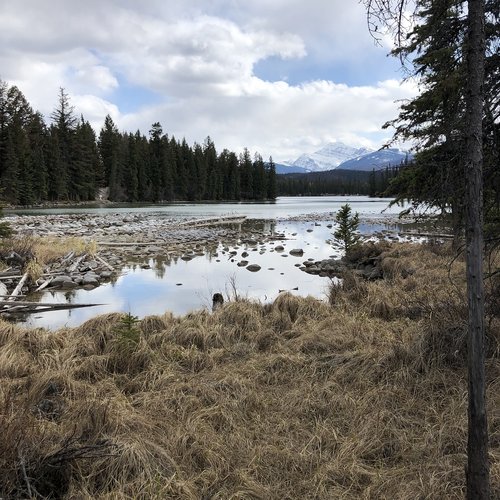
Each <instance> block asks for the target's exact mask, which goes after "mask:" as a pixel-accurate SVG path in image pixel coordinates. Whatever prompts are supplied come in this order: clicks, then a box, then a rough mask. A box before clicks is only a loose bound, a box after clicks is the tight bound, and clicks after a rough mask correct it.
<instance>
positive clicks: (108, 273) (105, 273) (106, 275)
mask: <svg viewBox="0 0 500 500" xmlns="http://www.w3.org/2000/svg"><path fill="white" fill-rule="evenodd" d="M111 276H113V273H112V271H102V272H101V278H104V279H108V278H111Z"/></svg>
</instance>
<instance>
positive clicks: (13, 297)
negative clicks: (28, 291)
mask: <svg viewBox="0 0 500 500" xmlns="http://www.w3.org/2000/svg"><path fill="white" fill-rule="evenodd" d="M27 279H28V273H24V274H23V276H22V278H21V279H20V281H19V283H18V284H17V286H16V288H14V290H13V291H12V293H11V294H10V296H9V298H8V299H7V301H10V302H12V301H13V300H16V297H17V296H18V295H19V294H20V293H21V290H22V289H23V285H24V283H25V282H26V280H27Z"/></svg>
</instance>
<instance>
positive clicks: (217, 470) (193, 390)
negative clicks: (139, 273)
mask: <svg viewBox="0 0 500 500" xmlns="http://www.w3.org/2000/svg"><path fill="white" fill-rule="evenodd" d="M381 266H382V268H383V270H384V275H385V279H384V280H380V281H376V282H369V283H367V282H362V281H359V280H358V279H357V278H356V277H355V276H354V275H349V276H346V279H345V280H344V285H343V286H342V287H336V288H332V291H331V294H330V303H329V304H328V303H325V302H320V301H318V300H316V299H313V298H306V299H304V298H297V297H294V296H292V295H289V294H283V295H281V296H280V297H279V298H278V299H277V300H276V301H275V302H274V303H273V304H271V305H261V304H256V303H252V302H248V301H235V302H230V303H227V304H225V305H224V306H223V307H222V308H221V309H219V310H217V311H216V312H215V313H213V314H211V313H208V312H197V313H193V314H189V315H187V316H184V317H180V318H177V317H173V316H172V315H170V314H165V315H163V316H154V317H148V318H145V319H143V320H142V321H139V322H136V321H134V319H133V318H130V317H128V318H127V317H126V316H124V315H120V314H111V315H107V316H101V317H98V318H95V319H93V320H91V321H88V322H87V323H85V324H83V325H82V326H80V327H78V328H74V329H63V330H59V331H57V332H49V331H45V330H41V329H35V330H25V329H23V328H21V327H18V326H12V325H10V324H8V323H0V378H1V383H0V429H2V432H1V434H0V449H1V450H2V454H1V455H0V496H1V497H4V498H29V497H32V498H42V497H50V498H110V499H111V498H144V499H147V498H174V499H212V498H213V499H229V498H231V499H308V498H311V499H313V498H314V499H333V498H346V499H362V498H376V499H379V498H387V499H399V498H408V499H410V498H411V499H414V498H422V499H423V498H439V499H442V498H463V496H464V467H465V464H466V454H465V451H466V450H465V447H466V439H467V433H466V427H467V392H466V391H467V384H466V372H465V353H466V347H465V329H466V321H465V315H466V303H465V300H464V278H463V276H464V264H463V261H462V260H461V259H455V260H454V261H453V262H452V256H451V254H450V253H449V252H448V250H447V249H446V248H444V247H440V246H429V245H428V246H425V245H422V246H410V245H406V246H405V245H396V246H392V247H390V248H388V249H386V250H385V251H384V253H383V254H382V256H381ZM494 286H496V287H497V290H496V294H495V290H494V289H493V288H492V287H494ZM488 290H489V293H490V294H491V297H490V299H489V300H490V304H491V305H490V311H489V312H490V313H491V314H489V316H488V322H487V325H488V345H487V351H488V359H487V381H488V389H487V391H488V407H489V426H490V458H491V480H492V489H493V492H494V496H495V497H496V498H498V497H500V356H499V349H500V347H499V346H500V326H499V317H498V316H495V314H494V313H496V314H498V309H497V308H496V307H495V304H494V299H495V297H497V296H498V282H497V283H496V284H495V283H488Z"/></svg>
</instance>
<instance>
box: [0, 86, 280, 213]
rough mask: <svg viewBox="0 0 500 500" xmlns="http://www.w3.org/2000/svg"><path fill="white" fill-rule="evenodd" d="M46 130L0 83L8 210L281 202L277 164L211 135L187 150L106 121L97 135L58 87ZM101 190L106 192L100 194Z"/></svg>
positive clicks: (14, 91) (17, 94) (0, 161)
mask: <svg viewBox="0 0 500 500" xmlns="http://www.w3.org/2000/svg"><path fill="white" fill-rule="evenodd" d="M50 118H51V123H50V124H47V123H45V121H44V118H43V116H42V114H41V113H39V112H36V111H33V109H32V107H31V106H30V104H29V102H28V101H27V99H26V98H25V96H24V95H23V93H22V92H21V91H20V90H19V89H18V88H17V87H16V86H9V85H8V84H7V83H6V82H4V81H2V80H0V189H1V191H0V198H1V199H2V201H3V202H4V203H7V204H10V205H36V204H40V203H44V202H52V203H54V202H82V201H92V200H95V199H96V196H97V195H98V194H99V193H100V192H101V193H105V196H104V197H105V198H106V199H109V200H110V201H116V202H168V201H174V200H188V201H198V200H263V199H274V198H275V197H276V173H275V166H274V163H273V161H272V158H270V159H269V161H268V162H264V160H263V159H262V157H261V156H260V155H259V154H258V153H256V154H255V155H254V156H253V157H252V156H251V154H250V152H249V151H248V150H247V149H244V151H243V152H242V153H241V154H240V155H236V153H234V152H232V151H228V150H227V149H224V150H223V151H222V152H221V153H217V150H216V148H215V144H214V142H213V141H212V140H211V139H210V137H207V138H206V139H205V141H204V143H203V145H200V144H194V145H193V146H190V145H189V144H188V143H187V142H186V140H185V139H183V140H182V141H179V140H177V139H176V138H175V137H173V136H171V137H169V136H168V134H164V133H163V129H162V126H161V124H160V123H158V122H156V123H154V124H153V125H152V126H151V130H150V131H149V136H148V137H146V136H145V135H143V134H142V133H141V132H140V131H137V132H135V133H127V132H120V131H119V130H118V128H117V126H116V125H115V123H114V122H113V120H112V118H111V117H110V116H109V115H108V116H106V118H105V121H104V125H103V127H102V129H101V131H100V133H99V135H98V136H97V135H96V133H95V132H94V130H93V128H92V126H91V125H90V123H89V122H88V121H86V120H85V119H84V117H83V116H80V117H79V118H78V117H77V115H76V113H75V110H74V107H73V106H72V105H71V102H70V98H69V96H68V94H67V93H66V91H65V90H64V89H62V88H61V89H60V91H59V97H58V103H57V106H56V108H55V109H54V111H53V113H52V114H51V116H50ZM101 190H102V191H101Z"/></svg>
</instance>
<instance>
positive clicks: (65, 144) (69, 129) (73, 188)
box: [50, 87, 79, 200]
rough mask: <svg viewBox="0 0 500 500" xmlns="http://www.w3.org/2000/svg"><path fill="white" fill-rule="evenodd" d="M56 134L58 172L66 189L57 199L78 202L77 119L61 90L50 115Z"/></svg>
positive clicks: (64, 92)
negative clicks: (76, 163) (75, 149)
mask: <svg viewBox="0 0 500 500" xmlns="http://www.w3.org/2000/svg"><path fill="white" fill-rule="evenodd" d="M50 116H51V118H52V122H53V127H54V132H55V133H56V134H57V146H58V148H59V153H58V156H59V158H58V170H59V175H61V177H62V180H61V181H60V183H61V185H64V188H63V189H62V190H61V191H60V192H59V193H58V197H57V199H67V198H69V199H71V200H78V199H79V193H78V167H77V166H76V165H75V163H74V158H75V156H74V148H75V130H76V125H77V119H76V117H75V114H74V107H73V106H72V105H71V104H70V99H69V96H68V94H67V93H66V91H65V90H64V89H63V88H62V87H61V88H60V89H59V98H58V105H57V107H56V108H55V109H54V111H53V112H52V114H51V115H50Z"/></svg>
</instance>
